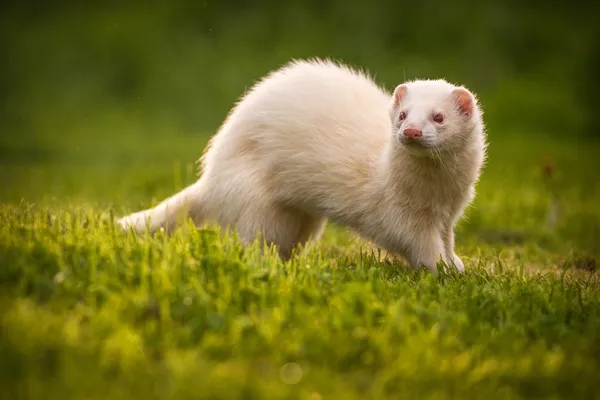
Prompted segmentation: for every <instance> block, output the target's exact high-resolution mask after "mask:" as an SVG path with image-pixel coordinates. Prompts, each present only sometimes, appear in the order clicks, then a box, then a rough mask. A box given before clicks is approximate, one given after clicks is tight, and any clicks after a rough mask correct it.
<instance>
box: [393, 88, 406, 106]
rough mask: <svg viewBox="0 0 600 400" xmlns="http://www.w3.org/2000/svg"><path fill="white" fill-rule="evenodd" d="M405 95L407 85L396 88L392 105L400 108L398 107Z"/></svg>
mask: <svg viewBox="0 0 600 400" xmlns="http://www.w3.org/2000/svg"><path fill="white" fill-rule="evenodd" d="M405 94H406V85H405V84H404V83H403V84H401V85H398V86H396V89H394V95H393V96H392V97H393V102H392V104H393V106H394V108H396V107H398V105H399V104H400V102H401V101H402V99H403V98H404V95H405Z"/></svg>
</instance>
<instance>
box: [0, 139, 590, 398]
mask: <svg viewBox="0 0 600 400" xmlns="http://www.w3.org/2000/svg"><path fill="white" fill-rule="evenodd" d="M92 128H93V127H92ZM114 136H115V137H112V136H110V137H105V136H101V135H97V136H94V139H93V140H92V139H91V138H87V137H85V138H84V137H80V138H79V139H78V138H69V139H65V140H51V141H47V142H44V143H40V142H34V141H31V140H29V141H22V142H19V143H17V142H16V141H15V143H8V142H7V143H5V144H3V146H2V151H3V154H5V155H10V157H3V159H2V164H1V168H0V181H2V182H4V183H5V184H4V185H3V187H2V189H1V190H0V196H1V199H2V201H3V203H4V205H2V207H1V209H0V265H1V267H0V355H1V356H0V388H1V389H0V392H2V393H3V395H2V398H6V399H17V398H19V399H21V398H23V399H24V398H28V399H61V400H64V399H70V398H73V399H83V398H85V399H105V398H111V399H121V398H123V399H137V398H139V399H151V398H152V399H153V398H157V399H158V398H160V399H187V398H190V399H192V398H193V399H231V398H246V399H253V398H261V399H307V400H308V399H310V400H317V399H364V398H374V399H379V398H411V399H412V398H435V399H446V398H458V399H473V398H486V399H491V398H494V399H496V398H511V399H512V398H568V399H575V398H578V399H579V398H581V399H591V398H600V393H599V392H598V390H597V380H598V376H600V284H599V280H598V274H597V272H596V267H597V264H596V262H597V261H596V260H598V257H599V256H600V207H599V206H598V205H599V204H600V184H599V183H598V182H599V181H598V179H597V173H598V172H597V171H598V170H599V169H598V168H597V167H598V165H599V162H598V160H597V158H596V157H597V154H599V153H598V151H599V150H600V145H599V144H598V143H592V142H585V143H583V142H582V143H579V142H574V141H572V139H571V140H569V138H564V139H552V138H550V137H544V136H524V135H513V136H503V135H501V134H495V135H492V136H491V139H490V142H491V143H490V159H489V163H488V165H487V167H486V169H485V172H484V175H483V178H482V181H481V184H480V185H479V193H478V196H477V199H476V202H475V204H474V206H473V207H472V208H471V209H470V210H469V212H468V218H467V219H466V220H465V221H464V222H463V223H462V224H461V225H460V227H459V231H458V235H457V252H458V253H459V254H460V255H461V257H462V258H463V260H464V261H465V264H466V267H467V272H466V273H465V274H463V275H457V276H456V275H446V274H442V275H440V276H438V277H434V276H432V275H431V274H429V273H427V272H424V271H409V270H408V269H407V268H406V266H405V264H404V263H403V262H402V261H401V260H385V259H382V258H381V257H379V254H378V252H377V250H376V249H373V248H372V247H371V246H369V245H368V244H367V243H364V242H362V241H361V240H360V239H358V238H357V237H355V235H353V234H352V233H351V232H349V231H347V230H345V229H342V228H340V227H334V226H330V227H328V230H327V232H326V235H325V237H324V239H323V240H322V241H321V242H320V243H319V244H318V245H316V246H314V247H313V248H311V249H308V250H306V251H303V252H300V253H299V254H298V255H297V256H296V257H295V258H294V259H292V260H291V261H290V262H288V263H285V264H284V263H282V262H281V261H279V260H278V259H277V258H275V257H274V256H273V255H271V254H267V255H265V256H261V255H260V253H259V252H258V251H257V248H256V247H253V248H249V249H247V250H243V249H242V247H241V246H240V245H239V243H238V242H237V240H236V238H235V236H232V235H227V236H223V235H220V234H219V233H218V232H215V231H213V230H209V229H202V230H196V229H193V228H192V227H191V226H186V227H183V228H182V229H180V230H178V231H177V232H176V233H175V234H174V235H172V236H165V235H161V234H159V235H157V236H156V237H136V236H134V235H132V234H123V233H121V232H120V231H118V230H117V229H116V228H115V227H114V226H113V224H112V221H113V220H114V218H116V217H117V216H119V215H121V214H122V213H124V212H128V211H133V210H135V209H137V208H139V207H142V206H144V207H145V206H148V205H149V204H150V203H151V202H153V201H157V200H160V199H161V198H162V197H164V196H166V195H168V194H170V193H172V192H173V191H174V190H176V189H178V188H181V187H182V186H183V185H185V184H187V183H189V182H191V180H192V179H193V173H194V161H195V159H196V158H197V157H198V156H199V155H200V152H201V149H202V148H203V146H204V145H205V143H206V136H198V137H196V136H194V135H178V134H170V135H169V134H165V137H162V139H161V138H158V137H151V138H142V137H141V136H138V137H136V136H135V135H131V136H127V137H123V138H119V137H117V135H114ZM115 146H116V148H115ZM139 146H141V147H139ZM546 158H548V159H550V160H552V162H553V164H554V167H553V170H552V173H551V176H546V177H545V175H544V173H543V170H542V167H541V165H542V162H543V160H544V159H546ZM175 162H178V163H179V164H176V163H175ZM553 198H555V199H556V200H553ZM553 201H555V202H556V203H557V204H558V207H557V210H558V212H557V213H556V215H555V218H554V221H550V222H548V216H549V215H550V213H554V212H553V211H552V210H553V206H552V204H553Z"/></svg>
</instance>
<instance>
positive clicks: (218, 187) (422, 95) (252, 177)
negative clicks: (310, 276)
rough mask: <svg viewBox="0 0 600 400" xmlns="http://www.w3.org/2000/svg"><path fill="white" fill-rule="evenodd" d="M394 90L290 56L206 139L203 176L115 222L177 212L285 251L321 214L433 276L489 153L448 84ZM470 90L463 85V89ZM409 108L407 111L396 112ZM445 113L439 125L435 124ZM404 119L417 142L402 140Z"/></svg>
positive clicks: (157, 224)
mask: <svg viewBox="0 0 600 400" xmlns="http://www.w3.org/2000/svg"><path fill="white" fill-rule="evenodd" d="M402 87H403V88H405V89H406V90H405V93H404V96H403V97H402V98H401V99H398V100H399V103H398V104H395V103H394V99H395V95H392V94H390V93H387V92H386V91H384V90H383V89H381V88H380V87H378V86H377V85H376V84H375V83H374V82H373V81H372V80H371V79H370V78H369V77H368V76H367V75H366V74H363V73H361V72H358V71H355V70H352V69H350V68H349V67H346V66H343V65H339V64H336V63H334V62H331V61H321V60H309V61H294V62H291V63H290V64H288V65H286V66H284V67H283V68H281V69H279V70H277V71H275V72H273V73H271V74H270V75H268V76H267V77H265V78H264V79H263V80H262V81H261V82H259V83H258V84H256V85H255V86H254V87H253V88H252V90H250V91H249V92H248V93H247V94H246V95H245V96H244V97H242V98H241V100H240V102H239V103H238V104H237V105H236V106H235V107H234V108H233V109H232V110H231V113H230V114H229V116H228V117H227V119H226V120H225V122H224V123H223V125H222V126H221V128H220V130H219V132H218V133H217V134H216V135H215V136H214V137H213V138H212V139H211V141H210V143H209V146H208V147H207V149H206V151H205V153H204V155H203V157H202V159H201V162H202V174H201V176H200V178H199V180H198V181H197V182H196V183H194V184H192V185H191V186H189V187H187V188H186V189H184V190H183V191H182V192H180V193H178V194H176V195H174V196H172V197H170V198H169V199H167V200H164V201H163V202H162V203H161V204H159V205H158V206H157V207H155V208H152V209H149V210H144V211H140V212H137V213H135V214H132V215H129V216H127V217H124V218H122V219H121V220H119V223H120V224H121V226H123V227H124V228H126V227H129V226H131V227H133V228H134V229H135V230H136V231H138V232H143V231H145V229H146V223H149V227H150V231H151V232H154V231H156V230H157V229H160V228H161V227H162V228H165V229H172V228H173V227H174V226H175V224H176V222H177V221H178V218H177V217H178V215H181V216H183V217H184V218H188V217H190V218H192V219H193V220H194V222H195V224H197V225H200V224H202V223H204V222H207V221H209V220H215V221H216V222H217V223H218V224H219V225H220V226H222V227H235V228H236V230H237V232H238V233H239V235H240V237H241V238H242V240H243V241H244V242H246V243H248V242H251V241H253V240H254V239H255V238H256V235H257V233H260V235H261V237H262V238H263V239H264V240H266V241H267V242H268V243H272V244H275V245H277V247H278V249H279V253H280V254H281V256H282V257H284V258H287V257H289V256H290V255H291V252H292V249H293V248H294V247H295V246H296V245H298V244H300V243H306V242H307V241H308V240H309V239H310V238H312V239H313V240H317V239H319V238H320V236H321V234H322V232H323V228H324V226H325V223H326V220H328V219H329V220H331V221H333V222H335V223H338V224H341V225H344V226H347V227H350V228H352V229H354V230H355V231H356V232H358V233H359V234H360V235H361V236H362V237H363V238H365V239H367V240H370V241H372V242H373V243H374V244H376V245H378V246H380V247H381V248H384V249H386V250H388V251H390V252H392V253H396V254H400V255H404V256H405V257H406V258H407V259H408V261H409V263H410V264H411V265H412V266H413V267H419V266H421V265H424V266H426V267H427V268H429V269H430V270H431V271H433V272H435V271H436V264H437V263H438V262H439V261H440V260H441V261H444V262H446V263H447V264H451V263H454V264H455V265H456V267H457V268H458V269H459V270H463V263H462V261H461V260H460V258H459V257H458V256H456V254H455V253H454V226H455V224H456V222H457V221H458V219H459V218H460V216H461V215H462V213H463V211H464V209H465V208H466V207H467V205H468V204H469V203H470V202H471V200H472V199H473V196H474V188H475V184H476V181H477V180H478V178H479V174H480V169H481V167H482V164H483V162H484V158H485V134H484V126H483V122H482V118H481V111H480V110H479V108H478V106H477V100H476V98H475V96H474V95H472V94H471V95H472V101H473V105H474V107H473V113H472V115H471V116H470V117H468V118H465V117H464V116H461V115H460V114H459V112H458V109H457V103H456V101H454V100H453V97H452V96H451V92H452V90H454V89H455V88H456V86H454V85H451V84H450V83H447V82H446V81H444V80H425V81H413V82H407V83H405V84H404V86H402ZM469 93H470V92H469ZM402 110H407V111H408V112H407V118H406V120H405V121H403V123H399V122H398V115H399V113H400V112H401V111H402ZM432 111H441V112H443V113H444V116H445V118H446V120H445V123H444V124H443V125H436V124H433V123H432V121H431V118H430V115H431V112H432ZM407 126H411V127H414V126H416V127H420V128H422V129H423V138H422V142H423V143H424V144H426V145H428V146H429V147H424V146H419V145H418V144H417V145H415V144H413V143H405V141H404V140H403V139H402V130H403V129H404V128H406V127H407Z"/></svg>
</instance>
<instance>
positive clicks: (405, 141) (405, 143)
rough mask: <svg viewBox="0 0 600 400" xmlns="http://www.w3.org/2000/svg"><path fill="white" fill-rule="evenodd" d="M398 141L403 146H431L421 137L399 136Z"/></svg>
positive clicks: (420, 147) (424, 147) (418, 147)
mask: <svg viewBox="0 0 600 400" xmlns="http://www.w3.org/2000/svg"><path fill="white" fill-rule="evenodd" d="M399 141H400V143H401V144H402V145H403V146H407V147H409V148H415V149H428V148H430V147H431V145H430V144H429V143H427V141H425V140H423V139H407V138H406V137H404V136H401V137H400V140H399Z"/></svg>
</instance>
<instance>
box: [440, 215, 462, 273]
mask: <svg viewBox="0 0 600 400" xmlns="http://www.w3.org/2000/svg"><path fill="white" fill-rule="evenodd" d="M442 240H443V241H444V250H445V252H446V257H447V259H448V260H449V261H450V263H453V264H454V266H455V267H456V269H458V270H459V271H460V272H464V270H465V265H464V264H463V262H462V260H461V259H460V257H459V256H457V255H456V253H455V252H454V224H453V223H449V224H448V225H446V226H445V227H444V229H443V230H442Z"/></svg>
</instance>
